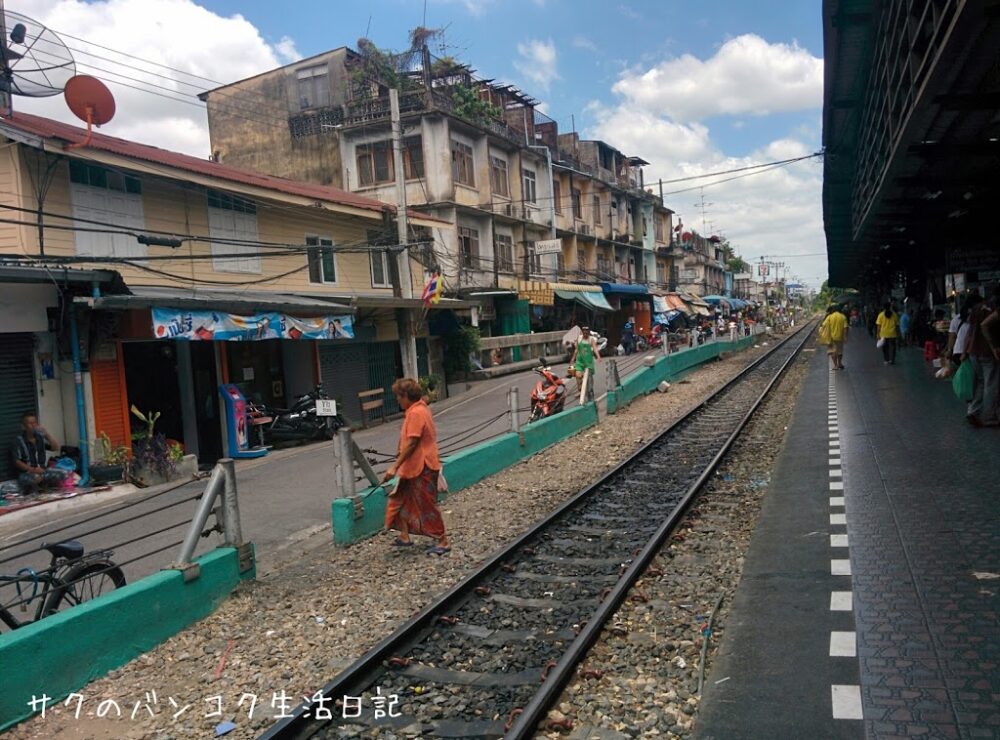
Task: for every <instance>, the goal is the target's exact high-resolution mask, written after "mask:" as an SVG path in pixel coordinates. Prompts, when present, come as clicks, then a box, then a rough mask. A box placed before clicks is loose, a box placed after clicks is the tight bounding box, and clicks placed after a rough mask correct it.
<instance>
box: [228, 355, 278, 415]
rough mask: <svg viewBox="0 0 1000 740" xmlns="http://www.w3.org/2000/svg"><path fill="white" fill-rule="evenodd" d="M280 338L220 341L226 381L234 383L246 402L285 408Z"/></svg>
mask: <svg viewBox="0 0 1000 740" xmlns="http://www.w3.org/2000/svg"><path fill="white" fill-rule="evenodd" d="M281 341H282V340H280V339H266V340H263V341H259V342H226V343H225V344H224V348H225V351H226V356H227V359H226V364H227V367H228V371H229V382H230V383H233V384H234V385H236V387H237V388H239V389H240V392H241V393H242V394H243V395H244V396H245V397H246V399H247V400H248V401H252V402H254V403H263V404H265V405H267V406H271V407H277V408H287V406H288V391H287V390H286V389H285V381H284V378H285V372H284V363H283V361H282V353H281Z"/></svg>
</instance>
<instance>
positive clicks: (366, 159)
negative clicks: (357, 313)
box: [202, 47, 672, 333]
mask: <svg viewBox="0 0 1000 740" xmlns="http://www.w3.org/2000/svg"><path fill="white" fill-rule="evenodd" d="M370 69H371V67H370V65H368V64H367V62H366V59H365V55H363V54H361V53H359V52H356V51H354V50H351V49H348V48H339V49H334V50H332V51H329V52H325V53H323V54H319V55H316V56H313V57H310V58H308V59H303V60H301V61H299V62H296V63H294V64H289V65H286V66H284V67H281V68H278V69H274V70H270V71H268V72H265V73H263V74H260V75H257V76H255V77H252V78H249V79H246V80H242V81H239V82H235V83H233V84H231V85H227V86H224V87H221V88H217V89H215V90H212V91H210V92H208V93H205V94H203V95H202V98H203V100H205V101H206V103H207V106H208V115H209V127H210V132H211V138H212V148H213V151H214V153H215V156H216V157H217V158H218V159H219V160H220V161H221V162H224V163H227V164H232V165H235V166H239V167H245V168H251V169H255V170H258V171H261V172H267V173H269V174H274V175H280V176H285V177H294V178H296V179H303V180H309V181H313V182H318V183H324V184H330V185H334V186H337V187H342V188H344V189H346V190H350V191H351V192H355V193H358V194H363V195H366V196H368V197H372V198H375V199H378V200H381V201H383V202H386V203H396V202H397V189H396V183H395V173H394V157H393V149H392V140H391V135H392V131H391V118H390V106H389V98H388V92H389V87H388V84H387V82H392V83H393V84H394V85H395V86H398V87H399V88H400V89H401V93H400V108H401V122H402V134H403V165H404V177H405V181H406V185H405V188H406V199H407V204H408V206H409V207H410V208H413V209H416V210H419V211H420V212H423V213H427V214H428V215H430V216H432V217H436V218H438V219H441V220H442V221H446V222H448V223H449V224H450V225H447V226H444V225H441V226H438V227H435V228H433V229H432V234H433V237H434V245H433V247H432V248H429V249H428V250H426V251H425V252H424V253H422V254H417V255H412V256H414V258H415V259H418V260H419V261H420V262H421V263H422V267H423V268H424V269H426V270H440V271H441V272H442V274H443V275H444V276H445V280H446V285H447V288H448V291H449V293H452V294H455V293H457V294H460V295H469V296H473V297H475V299H476V300H478V301H479V302H480V304H481V307H482V308H481V317H480V318H482V319H484V320H485V322H486V323H485V327H484V328H485V331H486V332H487V333H507V330H509V329H510V328H512V327H505V326H502V325H500V323H498V324H497V325H495V326H493V325H491V324H490V320H491V319H494V317H497V316H498V315H499V314H502V313H505V312H509V310H510V308H511V307H510V306H509V305H507V304H509V303H510V302H511V301H512V300H517V299H520V300H521V301H524V300H525V299H526V300H528V301H530V303H531V304H532V305H536V306H537V305H542V306H552V305H553V302H554V298H553V286H556V288H557V289H566V290H572V289H573V284H572V282H571V281H575V282H584V281H585V282H590V283H593V284H596V283H611V284H618V283H621V284H627V283H634V284H639V283H641V284H647V283H650V284H652V283H655V284H659V285H661V286H662V287H663V288H666V287H667V284H668V282H669V276H670V266H669V264H668V261H669V257H668V255H667V254H666V251H665V249H666V247H667V246H669V243H670V236H671V234H672V230H671V211H670V210H669V209H667V208H665V207H664V206H663V204H662V202H661V201H660V199H659V198H657V197H655V196H654V195H653V194H652V193H649V192H646V191H645V190H644V189H643V181H642V169H641V168H642V166H643V165H645V164H646V162H644V161H643V160H641V159H639V158H637V157H627V156H625V155H624V154H622V153H621V152H619V151H617V150H615V149H613V148H612V147H610V146H608V145H607V144H605V143H603V142H598V141H584V140H580V138H579V136H578V135H577V134H575V133H574V134H559V132H558V129H557V127H556V124H555V122H554V121H552V120H550V119H548V118H547V117H546V116H544V115H543V114H541V113H539V112H538V111H537V109H536V106H537V104H538V101H536V100H534V99H533V98H531V97H530V96H528V95H526V94H524V93H523V92H521V91H520V90H518V89H516V88H514V87H512V86H509V85H501V84H497V83H495V82H492V81H489V80H481V79H478V78H476V77H475V76H474V75H473V73H472V71H471V70H470V69H469V68H468V67H467V66H465V65H461V64H457V63H455V62H453V61H450V60H443V59H437V58H434V57H432V56H431V55H430V54H429V53H428V52H427V50H426V47H425V48H424V50H423V54H422V58H421V60H420V62H419V64H417V65H415V66H414V69H413V71H411V72H407V73H404V74H402V75H398V76H396V77H395V79H391V80H390V79H389V78H391V77H392V76H393V75H391V74H386V75H374V76H373V75H371V74H370V73H365V71H366V70H368V71H369V72H370ZM253 107H257V108H258V109H259V114H258V115H255V116H248V115H246V111H247V109H248V108H253ZM555 241H558V244H557V245H554V244H553V242H555ZM540 242H541V243H542V244H543V245H544V249H543V248H542V246H536V245H539V243H540ZM658 248H659V252H658V251H657V250H658ZM373 274H374V268H373ZM523 309H524V312H526V311H527V307H526V305H524V306H523ZM519 310H520V309H519ZM501 323H502V322H501ZM522 326H523V324H522Z"/></svg>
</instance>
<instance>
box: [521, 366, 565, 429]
mask: <svg viewBox="0 0 1000 740" xmlns="http://www.w3.org/2000/svg"><path fill="white" fill-rule="evenodd" d="M535 372H536V373H538V374H539V375H541V376H542V377H541V378H540V379H539V380H538V382H537V383H536V384H535V388H534V390H532V391H531V415H530V416H529V417H528V422H529V423H530V422H532V421H538V420H539V419H544V418H546V417H549V416H552V415H553V414H558V413H559V412H560V411H562V410H563V407H565V405H566V395H567V393H566V383H565V382H564V381H563V379H562V378H560V377H559V376H558V375H556V374H555V373H553V372H552V369H551V368H548V367H544V366H543V367H536V368H535Z"/></svg>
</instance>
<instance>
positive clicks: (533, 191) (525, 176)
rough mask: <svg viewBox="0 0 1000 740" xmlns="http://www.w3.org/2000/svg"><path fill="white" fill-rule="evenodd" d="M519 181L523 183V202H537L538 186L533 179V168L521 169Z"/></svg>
mask: <svg viewBox="0 0 1000 740" xmlns="http://www.w3.org/2000/svg"><path fill="white" fill-rule="evenodd" d="M521 181H522V182H523V183H524V187H523V189H524V202H525V203H537V202H538V188H537V187H536V186H537V183H536V181H535V171H534V170H525V169H522V170H521Z"/></svg>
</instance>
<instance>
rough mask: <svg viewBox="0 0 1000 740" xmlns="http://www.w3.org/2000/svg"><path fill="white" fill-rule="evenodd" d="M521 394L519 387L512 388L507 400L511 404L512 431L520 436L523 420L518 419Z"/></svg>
mask: <svg viewBox="0 0 1000 740" xmlns="http://www.w3.org/2000/svg"><path fill="white" fill-rule="evenodd" d="M519 396H520V393H519V392H518V390H517V386H511V388H510V391H509V392H508V393H507V400H508V401H509V403H510V430H511V431H512V432H514V434H518V433H519V432H520V431H521V419H520V417H518V412H517V409H518V406H519V402H518V397H519Z"/></svg>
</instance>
